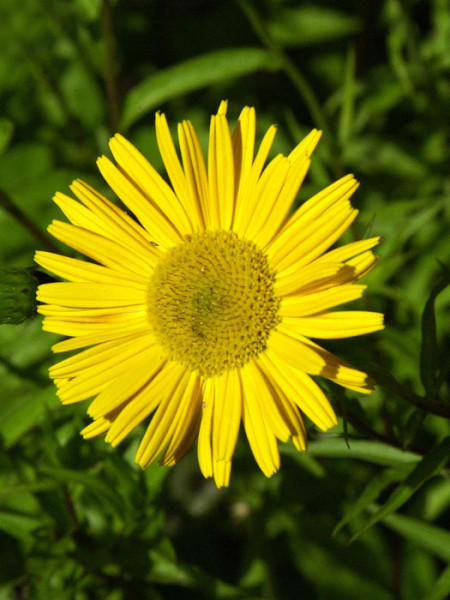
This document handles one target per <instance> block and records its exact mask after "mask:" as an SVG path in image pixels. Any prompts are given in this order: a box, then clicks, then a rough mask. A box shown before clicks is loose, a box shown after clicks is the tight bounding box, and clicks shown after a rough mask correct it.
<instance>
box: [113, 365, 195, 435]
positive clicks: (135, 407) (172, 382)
mask: <svg viewBox="0 0 450 600" xmlns="http://www.w3.org/2000/svg"><path fill="white" fill-rule="evenodd" d="M185 373H186V370H185V369H184V367H182V366H181V365H179V364H177V363H175V362H168V363H166V364H165V365H164V366H163V368H162V369H161V370H160V371H159V372H158V373H157V375H156V376H155V377H154V378H153V379H152V380H151V381H150V382H149V384H148V385H147V386H145V387H144V388H143V389H142V391H140V392H139V393H138V394H137V395H136V396H135V397H134V398H133V399H132V400H131V401H130V402H128V403H127V404H126V405H125V407H124V408H123V410H122V411H121V412H120V414H119V416H118V417H117V418H116V419H115V421H114V423H113V424H112V426H111V429H110V430H109V431H108V434H107V436H106V441H107V442H108V443H110V444H111V445H112V446H117V444H119V443H120V442H121V441H122V440H124V439H125V438H126V437H127V435H128V434H129V433H130V432H131V431H133V429H135V428H136V427H137V426H138V425H139V424H140V423H142V421H144V419H146V418H147V417H148V416H149V415H150V414H151V413H152V412H153V411H154V410H155V409H156V408H157V407H158V406H159V405H160V404H161V403H163V402H166V401H167V399H168V398H172V395H173V394H174V392H175V390H176V389H177V388H178V386H179V384H180V381H181V379H182V378H183V376H184V375H185Z"/></svg>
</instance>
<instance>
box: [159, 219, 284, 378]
mask: <svg viewBox="0 0 450 600" xmlns="http://www.w3.org/2000/svg"><path fill="white" fill-rule="evenodd" d="M274 280H275V273H274V271H273V270H272V269H271V268H270V267H269V264H268V262H267V257H266V255H265V254H264V253H263V252H262V251H261V250H259V249H258V248H257V247H256V246H255V245H254V244H252V243H251V242H248V241H247V240H243V239H240V238H239V237H238V236H237V235H236V234H235V233H233V232H230V231H207V232H205V233H197V234H193V235H192V236H191V238H190V239H189V240H188V241H186V242H183V243H182V244H180V245H178V246H175V247H173V248H170V249H169V250H168V251H167V253H166V254H165V255H164V256H163V258H162V260H161V261H160V262H159V263H158V265H157V266H156V267H155V270H154V273H153V276H152V279H151V282H150V288H149V314H150V322H151V324H152V327H153V330H154V333H155V336H156V338H157V340H158V342H159V343H160V344H161V346H162V347H163V348H164V350H165V351H166V352H167V354H168V357H169V359H170V360H177V361H179V362H181V363H183V364H184V365H186V366H187V367H188V368H190V369H191V370H193V371H198V372H199V373H201V374H202V375H204V376H206V377H210V376H213V375H218V374H220V373H222V372H223V371H225V370H227V369H234V368H238V367H241V366H243V365H244V364H245V363H246V362H247V361H249V360H250V358H252V357H253V356H257V355H258V354H259V353H260V352H262V351H263V350H265V348H266V342H267V338H268V337H269V334H270V332H271V330H272V329H273V328H274V327H275V326H276V325H277V323H279V320H280V319H279V317H278V309H279V300H278V299H277V298H276V297H275V291H274V286H273V283H274Z"/></svg>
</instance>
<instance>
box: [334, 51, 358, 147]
mask: <svg viewBox="0 0 450 600" xmlns="http://www.w3.org/2000/svg"><path fill="white" fill-rule="evenodd" d="M355 66H356V53H355V48H354V47H353V46H351V47H350V48H349V49H348V52H347V63H346V66H345V76H344V85H343V89H342V108H341V114H340V117H339V130H338V136H339V144H340V145H341V147H344V146H345V144H346V143H347V141H348V139H349V137H350V133H351V130H352V126H353V122H354V116H353V115H354V107H355Z"/></svg>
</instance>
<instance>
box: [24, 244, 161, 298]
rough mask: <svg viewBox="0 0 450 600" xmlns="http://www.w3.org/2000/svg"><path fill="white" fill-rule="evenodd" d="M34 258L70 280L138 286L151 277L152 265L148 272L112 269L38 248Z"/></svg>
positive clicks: (52, 271) (51, 270)
mask: <svg viewBox="0 0 450 600" xmlns="http://www.w3.org/2000/svg"><path fill="white" fill-rule="evenodd" d="M34 260H35V261H36V262H37V263H38V265H40V266H41V267H44V269H47V271H50V272H51V273H54V274H55V275H58V276H59V277H64V279H68V280H69V281H85V282H87V281H91V282H95V283H108V284H117V283H118V284H120V285H122V286H125V285H130V286H132V287H135V288H138V287H141V288H142V289H143V288H144V287H147V286H148V279H149V277H150V266H149V267H148V273H144V274H138V273H133V272H132V271H129V272H128V273H123V272H120V271H118V270H116V269H110V268H108V267H104V266H102V265H96V264H93V263H90V262H87V261H85V260H79V259H77V258H69V257H68V256H62V255H60V254H53V253H52V252H44V251H40V250H38V251H37V252H36V254H35V257H34Z"/></svg>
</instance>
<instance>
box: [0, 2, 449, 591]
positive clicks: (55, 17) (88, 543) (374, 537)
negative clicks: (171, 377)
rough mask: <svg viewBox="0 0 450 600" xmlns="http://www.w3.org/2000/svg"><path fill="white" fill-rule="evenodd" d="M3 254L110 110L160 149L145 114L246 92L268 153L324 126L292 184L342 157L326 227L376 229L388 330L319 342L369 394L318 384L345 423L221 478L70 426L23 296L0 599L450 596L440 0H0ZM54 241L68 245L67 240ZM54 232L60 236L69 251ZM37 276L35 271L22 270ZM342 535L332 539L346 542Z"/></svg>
mask: <svg viewBox="0 0 450 600" xmlns="http://www.w3.org/2000/svg"><path fill="white" fill-rule="evenodd" d="M0 39H1V40H2V52H1V53H0V104H1V107H2V110H1V118H0V267H3V268H8V269H11V268H23V267H30V266H31V265H32V260H33V253H34V250H35V249H36V248H39V249H45V250H52V249H53V250H54V249H58V248H60V245H59V244H58V243H57V242H54V241H52V240H50V238H49V237H47V235H46V233H45V228H46V226H47V224H48V223H49V222H50V221H51V220H52V219H53V218H55V217H56V216H57V215H58V209H57V208H56V207H55V206H54V204H53V203H52V202H51V196H52V195H53V194H54V193H55V192H56V191H58V190H59V191H62V192H67V190H68V185H69V184H70V182H71V181H72V179H74V178H76V177H81V178H83V179H85V180H87V181H88V182H89V183H92V184H94V185H95V186H96V187H98V189H100V190H102V191H103V192H105V193H106V194H107V195H109V197H111V198H112V195H111V194H110V192H108V191H107V188H106V186H105V185H104V183H102V181H101V178H100V176H99V175H98V174H97V172H96V170H95V159H96V157H97V156H98V155H100V154H103V153H108V146H107V144H108V138H109V137H110V135H111V134H112V133H114V132H115V131H122V133H125V134H126V135H127V136H128V137H129V138H130V139H131V140H132V141H133V142H134V143H136V144H137V145H138V146H139V147H140V149H141V150H142V151H143V152H144V153H145V154H146V155H147V156H148V157H149V159H150V160H151V161H152V163H153V164H154V165H155V167H156V168H157V169H159V170H161V169H162V164H161V159H160V157H159V155H158V151H157V147H156V141H155V135H154V125H153V123H154V112H155V111H156V110H158V109H162V110H164V111H165V112H166V113H167V115H168V118H169V121H170V123H171V126H172V127H173V131H175V126H176V123H177V122H178V121H180V120H182V119H191V120H192V121H193V122H194V125H195V127H196V129H197V131H198V133H199V137H200V140H201V142H202V144H203V146H204V147H205V148H206V145H207V135H208V125H209V115H210V114H212V113H213V112H214V111H215V110H216V109H217V107H218V105H219V102H220V100H222V99H223V98H228V100H229V116H230V120H231V121H233V120H234V119H235V118H237V116H238V113H239V111H240V109H241V107H242V106H244V105H245V104H249V105H253V106H255V107H256V108H257V115H258V132H259V134H258V135H259V136H260V137H259V139H261V134H262V133H263V132H264V130H265V129H266V128H267V126H268V125H269V124H271V123H277V124H278V135H277V139H276V142H275V145H274V150H273V154H275V153H278V152H283V153H287V152H289V151H290V149H291V148H292V147H293V145H294V144H295V143H296V142H298V141H299V140H300V138H301V137H302V135H304V134H306V133H307V132H308V131H309V130H310V129H311V128H312V127H314V126H317V127H320V128H322V129H323V130H324V136H323V139H322V141H321V144H320V146H319V148H318V150H317V152H316V155H315V157H314V162H313V165H312V167H311V171H310V174H309V176H308V178H307V181H306V182H305V185H304V186H303V188H302V190H301V193H300V198H299V202H300V201H303V200H304V199H306V198H308V197H309V196H310V195H311V194H313V193H315V192H316V191H317V190H319V189H321V188H323V187H324V186H325V185H327V184H329V183H330V182H331V181H333V180H334V179H336V178H338V177H340V176H342V175H344V174H346V173H349V172H354V173H355V174H356V176H357V178H358V179H359V180H360V181H361V187H360V189H359V190H358V192H357V194H356V196H355V204H356V206H357V207H358V208H359V209H360V210H361V214H360V217H359V219H358V220H357V222H356V224H355V226H354V227H353V228H352V231H351V232H350V233H348V234H347V235H346V238H345V241H352V240H353V239H360V238H362V237H368V236H371V235H378V234H379V235H382V236H383V238H384V242H383V244H382V246H381V247H380V249H379V254H380V255H381V260H380V264H379V266H378V267H377V269H376V270H375V271H374V272H373V273H371V274H370V275H369V277H368V278H367V283H368V285H369V289H368V292H367V293H366V295H365V297H364V299H363V300H361V301H358V303H357V304H355V308H357V307H359V308H362V309H364V310H380V311H382V312H384V313H385V314H386V322H387V327H386V329H385V330H384V331H383V332H380V333H377V334H373V335H371V336H365V337H363V338H354V339H350V340H342V341H339V342H337V343H334V342H332V343H329V344H327V347H328V348H329V349H330V350H332V351H334V352H336V353H337V354H339V355H341V356H343V357H345V358H346V359H348V360H349V362H352V363H353V364H355V365H356V366H359V367H361V368H365V369H367V370H368V371H369V372H370V373H372V375H373V376H374V377H375V378H376V379H377V380H378V383H379V387H378V388H377V390H376V392H375V393H374V394H373V395H372V396H370V397H363V396H358V395H357V394H353V393H351V392H348V391H345V392H344V391H342V390H337V389H336V388H335V387H332V386H331V385H329V386H328V385H327V384H326V385H325V387H326V388H327V393H328V394H329V396H330V398H331V399H332V401H333V403H334V406H335V407H336V409H337V411H338V412H339V414H340V416H341V417H342V419H341V425H340V426H339V427H337V428H335V429H334V430H332V431H331V432H329V433H328V434H327V435H323V434H320V433H318V432H317V431H316V430H315V429H314V427H312V426H311V425H310V424H309V425H308V428H309V435H310V439H311V440H312V441H311V443H310V449H309V452H308V454H307V455H306V456H301V455H299V454H298V453H297V452H296V451H295V450H294V448H293V447H292V446H290V445H286V446H284V447H283V448H282V459H283V466H282V470H281V472H280V473H279V474H278V475H276V476H274V477H273V478H272V479H270V480H267V479H265V477H264V476H263V475H262V474H261V473H260V472H259V471H258V469H257V467H256V465H255V463H254V461H253V459H252V457H251V454H250V450H249V448H248V446H247V443H246V440H245V439H244V435H242V439H241V440H240V441H239V445H238V449H237V453H236V459H235V464H234V472H233V476H232V483H231V486H230V488H229V489H228V490H222V491H218V490H216V488H215V487H214V484H213V483H211V482H210V481H204V480H203V478H202V477H201V476H200V474H199V469H198V466H197V464H196V457H195V450H194V451H192V452H191V454H190V455H189V456H188V457H187V458H186V459H184V460H183V462H182V463H181V464H180V465H178V466H176V467H175V468H174V469H172V470H169V469H166V468H162V467H158V466H157V465H154V466H152V467H150V468H149V469H148V470H147V471H145V472H142V471H141V470H140V469H139V468H137V467H136V466H135V465H134V460H133V459H134V453H135V450H136V447H137V443H138V439H139V437H140V435H141V434H142V431H139V432H136V433H134V434H133V435H130V436H129V438H128V439H127V440H126V441H124V442H123V444H122V445H121V446H120V447H119V448H116V449H111V448H109V447H108V446H106V445H105V443H104V442H103V441H102V440H96V441H90V442H84V441H83V440H82V439H81V437H80V436H79V433H78V432H79V431H80V430H81V429H82V428H83V427H84V426H85V425H86V424H87V423H88V419H87V417H86V415H85V406H78V405H75V406H66V407H61V406H60V404H59V402H58V400H57V398H56V395H55V391H54V387H53V385H52V384H51V383H50V381H49V378H48V374H47V369H48V367H49V365H50V364H52V363H53V362H55V360H56V359H55V358H54V357H53V356H52V353H51V350H50V347H51V345H52V343H54V342H55V341H56V339H57V336H53V335H50V334H46V333H43V332H42V330H41V326H40V319H39V318H38V317H35V318H32V319H30V320H27V321H25V322H23V323H21V324H19V325H2V326H1V328H0V557H1V558H0V600H25V599H31V600H66V599H67V600H72V599H73V600H90V599H93V598H95V600H97V599H98V600H103V599H104V600H129V599H130V600H140V599H143V600H165V599H172V598H176V599H177V600H197V599H199V598H205V599H206V600H212V599H216V598H217V599H239V600H251V599H254V600H256V599H259V600H262V599H264V600H291V599H292V600H297V599H298V598H303V599H305V600H328V599H329V598H333V599H335V600H339V599H342V600H360V599H361V598H364V599H365V600H366V599H367V600H372V599H373V600H445V598H448V597H450V574H449V573H450V572H449V568H448V567H446V564H447V563H448V562H449V561H450V533H449V532H448V527H449V525H450V511H449V507H450V485H449V482H448V468H449V458H450V449H449V441H448V440H449V437H448V436H449V435H450V425H449V417H450V395H449V387H448V379H449V372H450V368H449V367H450V361H449V358H448V357H449V355H450V337H449V336H450V320H449V318H448V314H449V311H448V309H449V303H450V287H449V286H448V282H449V277H448V272H449V271H448V269H449V266H450V234H449V225H450V203H449V199H450V179H449V171H448V165H449V159H450V150H449V149H450V143H449V142H450V139H449V138H450V83H449V79H448V74H449V68H450V44H449V39H450V2H449V0H431V1H426V0H382V1H380V2H357V1H356V0H345V1H343V2H339V3H335V2H331V0H320V1H316V2H309V3H303V2H294V1H290V0H253V1H251V0H237V1H229V0H216V1H215V2H211V1H203V0H165V1H164V2H157V1H156V0H149V1H144V0H134V1H130V2H126V1H125V0H117V1H113V0H95V1H94V0H67V1H65V2H59V1H57V0H38V1H37V0H23V1H22V2H20V3H13V2H9V1H8V0H0ZM66 250H67V249H66ZM69 252H71V251H69ZM39 276H40V277H44V275H43V274H40V275H39ZM352 539H353V540H354V541H353V542H352V543H350V544H349V542H350V540H352Z"/></svg>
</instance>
